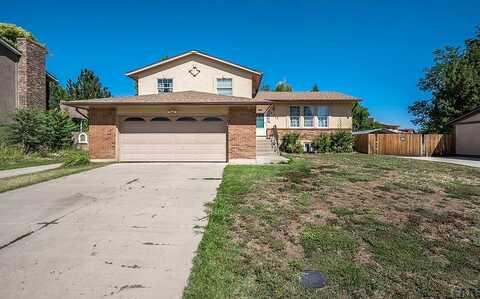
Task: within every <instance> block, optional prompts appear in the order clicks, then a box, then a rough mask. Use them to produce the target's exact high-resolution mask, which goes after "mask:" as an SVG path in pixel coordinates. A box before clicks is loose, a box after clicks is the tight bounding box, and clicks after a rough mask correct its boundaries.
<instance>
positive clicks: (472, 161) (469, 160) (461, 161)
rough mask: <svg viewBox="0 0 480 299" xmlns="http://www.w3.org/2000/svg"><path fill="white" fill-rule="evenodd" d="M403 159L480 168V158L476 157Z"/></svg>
mask: <svg viewBox="0 0 480 299" xmlns="http://www.w3.org/2000/svg"><path fill="white" fill-rule="evenodd" d="M401 158H409V159H415V160H423V161H430V162H443V163H451V164H458V165H464V166H471V167H480V158H474V157H461V156H449V157H401Z"/></svg>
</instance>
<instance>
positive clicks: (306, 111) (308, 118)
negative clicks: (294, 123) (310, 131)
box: [303, 106, 314, 128]
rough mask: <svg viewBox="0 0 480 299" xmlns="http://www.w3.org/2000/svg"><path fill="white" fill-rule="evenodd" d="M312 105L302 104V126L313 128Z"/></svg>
mask: <svg viewBox="0 0 480 299" xmlns="http://www.w3.org/2000/svg"><path fill="white" fill-rule="evenodd" d="M313 111H314V107H313V106H303V126H304V127H305V128H313Z"/></svg>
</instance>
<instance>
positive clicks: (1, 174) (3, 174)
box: [0, 163, 62, 179]
mask: <svg viewBox="0 0 480 299" xmlns="http://www.w3.org/2000/svg"><path fill="white" fill-rule="evenodd" d="M60 166H62V163H56V164H48V165H41V166H33V167H25V168H16V169H8V170H0V179H3V178H8V177H11V176H17V175H22V174H28V173H35V172H40V171H44V170H50V169H54V168H57V167H60Z"/></svg>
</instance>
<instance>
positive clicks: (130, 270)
mask: <svg viewBox="0 0 480 299" xmlns="http://www.w3.org/2000/svg"><path fill="white" fill-rule="evenodd" d="M223 168H224V164H218V163H204V164H201V163H184V164H179V163H164V164H160V163H142V164H132V163H128V164H126V163H125V164H113V165H110V166H107V167H103V168H99V169H95V170H91V171H88V172H84V173H80V174H76V175H71V176H68V177H64V178H60V179H56V180H53V181H49V182H45V183H41V184H37V185H33V186H30V187H26V188H21V189H17V190H13V191H10V192H6V193H1V194H0V248H1V249H0V277H1V280H0V298H3V299H6V298H103V297H108V298H179V297H181V295H182V291H183V288H184V287H185V285H186V281H187V278H188V274H189V271H190V268H191V261H192V258H193V256H194V252H195V250H196V248H197V246H198V243H199V242H200V240H201V232H200V230H199V229H198V228H195V226H196V225H199V226H203V225H206V223H207V219H206V218H205V206H204V205H205V203H207V202H209V201H212V200H213V199H214V197H215V194H216V188H217V187H218V185H219V184H220V179H221V176H222V172H223Z"/></svg>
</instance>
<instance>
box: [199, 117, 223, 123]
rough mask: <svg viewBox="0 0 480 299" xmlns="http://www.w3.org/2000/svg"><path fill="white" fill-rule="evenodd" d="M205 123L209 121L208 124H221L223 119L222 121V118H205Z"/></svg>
mask: <svg viewBox="0 0 480 299" xmlns="http://www.w3.org/2000/svg"><path fill="white" fill-rule="evenodd" d="M203 121H207V122H219V121H223V119H221V118H220V117H213V116H210V117H205V118H204V119H203Z"/></svg>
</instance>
